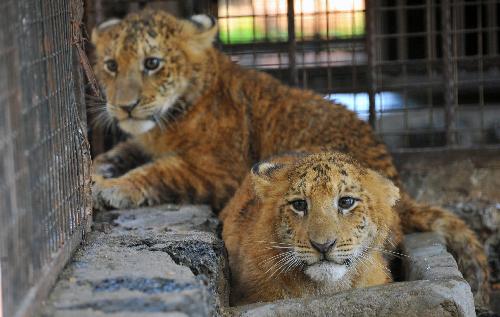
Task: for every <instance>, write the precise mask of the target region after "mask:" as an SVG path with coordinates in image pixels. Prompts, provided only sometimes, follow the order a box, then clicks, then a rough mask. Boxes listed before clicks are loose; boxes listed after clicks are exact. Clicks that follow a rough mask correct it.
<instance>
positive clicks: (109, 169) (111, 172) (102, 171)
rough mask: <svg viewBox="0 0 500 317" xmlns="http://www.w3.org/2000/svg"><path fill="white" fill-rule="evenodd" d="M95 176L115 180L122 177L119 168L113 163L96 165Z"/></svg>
mask: <svg viewBox="0 0 500 317" xmlns="http://www.w3.org/2000/svg"><path fill="white" fill-rule="evenodd" d="M93 174H97V175H100V176H102V177H104V178H114V177H118V176H120V173H119V171H118V168H117V167H116V166H115V165H114V164H112V163H102V164H96V165H95V166H94V168H93Z"/></svg>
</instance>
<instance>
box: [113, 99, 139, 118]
mask: <svg viewBox="0 0 500 317" xmlns="http://www.w3.org/2000/svg"><path fill="white" fill-rule="evenodd" d="M138 104H139V100H137V101H135V102H133V103H130V104H128V105H119V106H118V107H120V109H122V110H123V111H125V112H127V113H128V114H129V115H131V114H132V110H134V108H135V107H137V105H138Z"/></svg>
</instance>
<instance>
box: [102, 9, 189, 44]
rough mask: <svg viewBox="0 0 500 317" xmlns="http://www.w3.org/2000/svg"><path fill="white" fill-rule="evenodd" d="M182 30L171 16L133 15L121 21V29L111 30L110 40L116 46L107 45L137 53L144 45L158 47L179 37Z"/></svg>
mask: <svg viewBox="0 0 500 317" xmlns="http://www.w3.org/2000/svg"><path fill="white" fill-rule="evenodd" d="M181 30H182V26H181V24H180V23H179V22H178V21H177V20H176V19H175V18H174V17H171V16H169V15H164V14H161V13H160V14H155V13H148V12H144V13H142V14H132V15H129V16H128V17H127V18H125V19H124V20H123V21H121V22H120V25H119V27H117V28H113V29H112V30H110V34H109V38H108V39H109V40H110V41H112V42H114V44H115V45H107V48H111V47H114V48H117V49H118V48H119V49H120V50H122V49H123V50H127V51H135V50H137V49H140V48H141V47H142V46H144V45H146V46H150V47H151V46H158V45H161V44H165V43H166V42H167V41H168V39H169V38H172V37H175V36H177V35H179V34H180V33H181Z"/></svg>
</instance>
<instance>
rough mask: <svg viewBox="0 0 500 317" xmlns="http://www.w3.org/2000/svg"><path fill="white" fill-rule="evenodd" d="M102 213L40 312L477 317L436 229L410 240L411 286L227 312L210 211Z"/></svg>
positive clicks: (222, 256) (72, 316) (223, 267)
mask: <svg viewBox="0 0 500 317" xmlns="http://www.w3.org/2000/svg"><path fill="white" fill-rule="evenodd" d="M95 218H96V221H95V224H94V231H93V232H92V233H91V234H90V235H89V236H88V237H87V240H86V244H85V245H84V246H82V248H81V249H80V250H78V251H77V252H76V254H75V256H74V257H73V261H72V263H70V264H69V265H68V267H67V268H66V269H65V270H64V272H63V273H62V274H61V276H60V278H59V281H58V283H57V284H56V286H55V288H54V290H53V292H52V294H51V296H50V298H49V299H48V301H47V302H46V303H45V305H44V309H43V311H42V313H41V315H42V316H56V317H59V316H61V317H62V316H68V317H82V316H124V317H128V316H171V317H173V316H175V317H180V316H220V315H226V316H231V315H234V316H246V317H250V316H259V317H260V316H300V317H303V316H404V317H409V316H475V313H474V304H473V300H472V293H471V291H470V287H469V285H468V284H467V283H466V282H465V281H464V280H463V278H462V276H461V274H460V272H459V271H458V269H457V265H456V263H455V261H454V260H453V258H452V257H451V255H450V254H449V253H448V252H447V251H446V248H445V247H444V244H443V241H442V240H440V239H439V238H438V236H436V235H435V234H430V233H424V234H412V235H408V236H406V239H405V249H404V252H405V253H406V254H408V255H409V256H410V257H409V260H408V259H407V260H405V261H403V271H404V272H405V276H406V280H407V281H406V282H398V283H392V284H389V285H382V286H377V287H371V288H366V289H354V290H351V291H348V292H343V293H339V294H335V295H330V296H324V297H315V298H300V299H293V300H282V301H276V302H273V303H261V304H254V305H249V306H243V307H233V308H228V307H227V305H228V294H229V286H228V281H229V280H228V278H229V273H228V266H227V254H226V251H225V248H224V244H223V242H222V241H221V240H220V238H218V236H219V234H218V233H219V232H218V231H219V229H220V228H219V222H218V220H217V218H216V217H215V216H214V215H213V214H212V212H211V211H210V209H209V208H208V207H205V206H182V207H177V206H171V205H165V206H159V207H154V208H142V209H135V210H121V211H111V212H106V213H99V214H97V215H96V217H95Z"/></svg>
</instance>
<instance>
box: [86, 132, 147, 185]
mask: <svg viewBox="0 0 500 317" xmlns="http://www.w3.org/2000/svg"><path fill="white" fill-rule="evenodd" d="M149 161H151V157H150V156H149V155H147V154H146V153H145V152H144V151H143V150H142V149H141V147H140V146H139V145H138V144H137V143H135V142H134V141H131V140H128V141H125V142H121V143H119V144H117V145H116V146H115V147H114V148H112V149H111V150H109V151H108V152H106V153H103V154H100V155H98V156H97V157H96V158H95V159H94V160H93V162H92V174H93V175H101V176H102V177H104V178H112V177H118V176H121V175H123V174H125V173H126V172H128V171H129V170H131V169H133V168H136V167H138V166H141V165H143V164H145V163H147V162H149Z"/></svg>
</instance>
